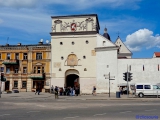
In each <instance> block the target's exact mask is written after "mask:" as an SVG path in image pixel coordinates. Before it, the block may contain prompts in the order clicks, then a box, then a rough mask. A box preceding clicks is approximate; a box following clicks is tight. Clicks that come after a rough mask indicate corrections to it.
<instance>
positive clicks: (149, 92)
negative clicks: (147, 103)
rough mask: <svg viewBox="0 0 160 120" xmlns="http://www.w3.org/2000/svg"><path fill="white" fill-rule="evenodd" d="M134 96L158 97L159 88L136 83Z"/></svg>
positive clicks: (154, 85) (149, 84) (159, 93)
mask: <svg viewBox="0 0 160 120" xmlns="http://www.w3.org/2000/svg"><path fill="white" fill-rule="evenodd" d="M135 95H136V96H138V97H141V98H142V97H144V96H160V88H159V87H158V86H157V85H156V84H151V83H136V84H135Z"/></svg>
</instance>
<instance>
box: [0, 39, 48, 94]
mask: <svg viewBox="0 0 160 120" xmlns="http://www.w3.org/2000/svg"><path fill="white" fill-rule="evenodd" d="M50 64H51V45H50V44H43V42H39V44H34V45H21V43H18V44H17V45H9V44H6V45H1V46H0V67H1V73H2V74H4V77H5V78H6V81H5V82H2V85H1V87H2V88H1V89H2V91H7V90H9V91H12V90H19V91H20V92H22V91H23V92H29V91H35V90H36V88H37V87H38V88H39V89H40V91H41V92H48V91H49V89H50Z"/></svg>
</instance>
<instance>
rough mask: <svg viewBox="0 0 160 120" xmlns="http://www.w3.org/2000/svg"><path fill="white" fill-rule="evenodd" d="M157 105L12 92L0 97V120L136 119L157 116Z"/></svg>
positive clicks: (142, 102)
mask: <svg viewBox="0 0 160 120" xmlns="http://www.w3.org/2000/svg"><path fill="white" fill-rule="evenodd" d="M79 97H81V96H79ZM159 108H160V101H159V100H158V101H157V100H156V101H136V100H78V99H70V100H67V99H62V98H60V99H58V100H55V99H54V97H48V98H47V97H46V98H44V97H43V96H35V97H32V98H31V97H30V98H23V99H22V98H20V97H18V96H12V97H8V98H1V99H0V120H9V119H14V120H65V119H66V120H67V119H73V120H113V119H114V120H135V119H138V117H137V118H136V116H142V115H143V116H149V117H150V116H158V117H160V116H159V113H160V109H159Z"/></svg>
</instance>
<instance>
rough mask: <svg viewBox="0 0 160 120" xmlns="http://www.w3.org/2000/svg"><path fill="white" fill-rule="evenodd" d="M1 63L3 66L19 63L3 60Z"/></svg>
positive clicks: (17, 62)
mask: <svg viewBox="0 0 160 120" xmlns="http://www.w3.org/2000/svg"><path fill="white" fill-rule="evenodd" d="M2 63H3V64H5V65H17V64H19V61H18V60H4V61H3V62H2Z"/></svg>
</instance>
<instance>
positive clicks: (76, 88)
mask: <svg viewBox="0 0 160 120" xmlns="http://www.w3.org/2000/svg"><path fill="white" fill-rule="evenodd" d="M75 94H76V96H78V94H79V89H78V87H75Z"/></svg>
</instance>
